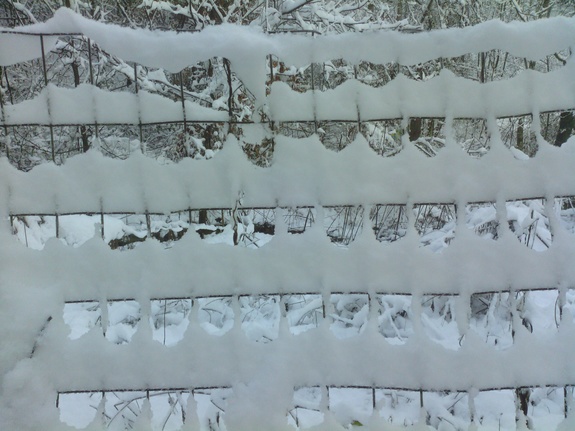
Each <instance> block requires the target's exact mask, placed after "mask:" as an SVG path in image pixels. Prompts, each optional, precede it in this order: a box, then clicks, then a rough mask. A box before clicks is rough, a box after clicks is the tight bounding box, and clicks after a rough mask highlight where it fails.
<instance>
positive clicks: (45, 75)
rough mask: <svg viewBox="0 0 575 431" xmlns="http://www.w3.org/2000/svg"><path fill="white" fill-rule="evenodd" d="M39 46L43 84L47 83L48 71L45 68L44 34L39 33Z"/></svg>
mask: <svg viewBox="0 0 575 431" xmlns="http://www.w3.org/2000/svg"><path fill="white" fill-rule="evenodd" d="M40 46H41V48H42V69H43V71H44V85H45V86H47V85H48V73H47V70H46V53H45V52H44V35H43V34H41V35H40Z"/></svg>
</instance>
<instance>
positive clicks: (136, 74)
mask: <svg viewBox="0 0 575 431" xmlns="http://www.w3.org/2000/svg"><path fill="white" fill-rule="evenodd" d="M134 85H135V88H136V94H138V93H139V92H140V88H139V87H138V64H137V63H134ZM138 127H139V130H140V151H141V152H142V154H144V136H143V133H142V117H141V113H140V112H138Z"/></svg>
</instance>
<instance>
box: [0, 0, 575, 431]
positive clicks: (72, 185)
mask: <svg viewBox="0 0 575 431" xmlns="http://www.w3.org/2000/svg"><path fill="white" fill-rule="evenodd" d="M573 24H574V21H573V19H564V18H555V19H551V20H546V21H537V22H533V23H529V24H517V23H515V24H503V23H498V22H489V23H485V24H482V25H479V26H476V27H472V28H467V29H458V30H444V31H437V32H431V33H422V34H409V35H407V34H396V33H392V32H383V33H382V32H379V33H362V34H353V35H341V36H327V37H318V38H311V37H309V36H303V35H287V34H278V35H266V34H263V33H260V32H258V31H256V30H254V29H250V28H241V27H235V26H219V27H216V28H209V29H207V30H204V31H202V32H200V33H196V34H178V35H176V34H173V33H151V32H146V31H142V30H133V29H124V28H120V27H116V26H109V25H105V24H101V23H96V22H90V21H89V20H86V19H83V18H81V17H79V16H77V15H75V14H73V13H71V12H69V11H65V10H61V11H59V12H57V14H56V15H55V17H54V18H53V19H51V20H50V21H48V22H47V23H45V24H37V25H34V26H32V27H29V28H26V29H21V30H20V29H16V30H12V31H5V32H3V33H1V34H0V64H1V65H2V66H3V69H4V75H3V76H4V81H3V82H2V111H1V114H2V115H1V120H2V122H1V125H2V127H3V129H2V131H1V132H0V139H2V143H3V144H4V146H5V147H6V148H12V146H13V140H16V139H17V137H18V136H21V135H19V133H20V131H21V130H25V128H31V129H30V130H32V135H33V134H34V133H39V132H34V130H35V131H37V130H41V129H42V128H44V129H45V130H46V131H48V133H47V134H46V136H48V138H47V139H48V140H49V142H48V146H47V148H49V154H48V156H47V158H48V159H51V160H52V161H53V162H56V163H58V164H60V163H62V162H63V161H64V160H65V163H63V164H62V165H61V166H56V165H55V164H54V163H49V164H43V165H41V166H36V167H34V168H33V169H32V170H31V171H29V172H21V171H18V170H17V169H16V168H15V167H13V166H12V165H11V164H10V163H9V162H8V159H6V158H4V159H3V160H2V161H1V162H0V163H2V170H1V172H0V178H1V180H0V181H1V184H0V199H1V202H2V211H3V213H2V216H3V219H4V224H3V226H4V228H3V229H2V232H1V233H0V235H1V238H2V240H1V246H0V247H1V248H0V250H1V252H2V273H1V275H0V295H1V296H0V297H1V298H2V302H1V304H0V327H1V328H2V329H1V331H2V338H3V341H2V351H1V352H0V353H1V355H2V356H1V357H2V358H3V360H2V361H1V364H0V375H2V379H1V380H0V382H1V383H2V385H3V386H2V391H1V392H0V393H1V396H0V401H1V404H0V424H3V422H2V421H5V423H6V424H7V425H6V426H7V429H38V427H39V426H40V425H39V424H42V429H50V428H54V429H65V427H66V426H67V425H69V426H76V427H86V426H91V427H93V428H92V429H99V428H102V427H108V428H110V429H118V428H119V429H124V428H127V429H131V428H138V427H141V428H144V427H145V426H150V424H151V427H152V429H166V430H168V429H180V428H181V427H188V428H189V429H195V428H194V427H198V426H199V427H201V428H204V429H230V430H233V429H248V428H254V427H258V426H259V427H263V428H266V429H270V428H278V429H279V428H282V427H284V428H288V429H292V428H289V427H292V426H296V427H301V428H305V427H309V426H312V425H316V424H320V423H321V424H323V426H324V427H325V429H337V428H336V427H337V426H343V427H353V426H359V425H369V426H370V427H371V428H373V429H380V428H382V427H383V426H384V425H383V424H385V423H388V422H391V423H393V424H397V425H412V424H416V423H420V424H425V423H426V424H428V425H430V426H432V427H433V428H438V429H467V427H468V426H469V424H470V423H474V424H476V425H477V426H478V427H479V429H497V427H501V429H510V428H515V427H516V421H517V423H521V422H522V421H523V422H525V419H524V418H522V417H521V415H522V414H523V413H526V414H527V416H528V418H529V423H530V426H535V427H536V428H537V427H539V428H540V429H549V427H555V426H556V425H557V424H559V423H560V422H562V421H564V420H565V422H564V426H566V427H567V428H568V427H569V425H568V424H569V423H570V424H573V411H575V410H574V409H573V407H572V405H573V402H574V394H573V385H574V384H575V365H574V364H573V360H572V357H573V346H574V342H575V326H574V321H573V317H574V316H575V265H573V262H575V238H574V232H575V231H574V229H575V228H574V226H575V209H574V207H573V205H574V203H573V202H574V196H575V176H574V175H573V168H574V167H575V147H574V145H575V142H574V141H573V137H571V138H569V139H566V142H564V143H563V145H562V146H560V147H559V146H555V144H556V142H555V141H554V140H553V138H554V134H556V133H557V132H555V133H554V134H552V133H550V132H548V124H549V123H550V122H555V123H557V122H558V121H559V119H560V118H561V115H563V113H569V112H571V111H570V110H573V109H574V108H575V82H574V76H575V73H574V68H575V62H574V60H573V57H572V56H571V57H570V58H568V60H567V61H566V63H565V64H564V65H562V66H561V67H558V68H557V69H556V70H552V71H547V72H545V73H543V72H540V71H534V70H524V71H522V72H521V73H519V74H517V76H513V77H511V78H508V79H501V80H499V81H493V82H490V83H484V82H478V81H474V80H472V79H470V78H469V77H465V76H456V74H455V73H454V72H453V71H451V69H450V67H449V65H450V64H451V63H452V61H455V59H457V58H459V57H461V56H464V55H465V54H469V53H482V52H489V51H491V50H496V49H498V50H502V51H505V52H507V53H508V54H509V55H510V56H515V57H520V58H524V59H526V62H527V61H536V60H540V59H542V58H545V57H548V56H552V55H553V54H555V53H557V52H565V51H569V50H570V49H572V47H573V45H574V44H575V30H573V28H574V25H573ZM72 34H76V35H82V40H83V43H85V44H86V49H87V50H89V52H90V53H89V54H88V60H89V61H88V62H87V64H84V65H83V67H84V68H85V71H87V72H86V74H85V77H86V80H87V81H86V82H85V83H82V84H80V85H78V86H76V87H73V88H64V87H62V86H56V85H53V84H51V83H50V79H49V78H50V76H49V70H50V68H49V65H50V62H49V61H48V62H47V61H46V59H47V57H48V56H49V53H50V51H51V50H52V49H55V47H57V46H58V44H59V43H61V40H62V39H63V38H64V39H65V38H66V37H69V36H70V35H72ZM96 49H99V50H105V51H107V52H109V53H111V54H113V55H115V56H117V57H118V58H121V59H123V61H124V63H122V64H126V65H128V64H129V65H130V73H132V72H133V81H132V82H131V84H130V85H131V86H132V88H121V89H114V88H107V87H106V86H98V85H97V83H96V82H95V80H94V79H95V78H94V70H96V68H97V67H98V66H97V65H94V64H92V54H91V50H96ZM214 57H216V58H220V59H225V61H222V67H223V69H222V70H224V71H227V77H226V78H229V79H226V81H228V82H229V83H230V87H231V88H230V90H231V91H229V94H232V93H233V91H234V89H235V90H238V88H239V87H237V86H236V87H234V85H235V84H234V82H236V81H237V82H240V83H241V85H242V86H243V89H244V90H245V94H246V97H248V98H249V99H250V100H249V102H246V106H247V108H245V109H244V110H238V109H237V108H238V107H237V106H234V105H233V103H232V102H231V101H230V99H228V100H226V99H225V98H223V99H221V100H218V101H217V102H218V103H213V104H211V105H207V104H206V103H204V102H202V100H201V99H198V97H197V95H194V94H191V92H188V91H186V90H185V89H184V87H183V84H182V82H183V79H182V76H183V75H182V72H181V71H182V69H184V68H186V67H188V66H190V65H193V64H195V63H197V62H199V61H203V60H206V59H210V58H214ZM432 60H436V61H439V62H440V64H441V65H443V69H442V72H441V73H439V74H437V75H435V76H434V77H432V78H430V79H425V76H424V77H423V78H421V79H419V80H415V79H413V76H410V74H411V73H412V72H413V71H412V70H411V69H415V68H416V65H419V66H417V67H419V69H425V66H424V65H425V64H426V62H430V61H432ZM26 61H33V62H34V61H35V62H36V63H35V64H36V66H37V67H38V71H39V72H40V73H41V75H40V76H41V79H40V81H41V82H40V84H39V85H40V86H41V87H42V90H41V91H39V92H38V94H36V95H34V97H32V98H28V97H27V96H26V94H24V93H23V94H17V93H16V90H14V91H12V90H10V89H9V88H8V87H9V83H10V81H9V79H10V78H9V77H10V76H11V75H10V68H11V67H13V66H14V65H18V64H20V63H23V62H26ZM369 64H371V65H372V66H368V65H369ZM373 65H381V66H380V67H373ZM422 65H423V66H422ZM144 68H146V70H147V73H148V75H147V76H148V77H149V74H150V70H152V72H153V73H154V74H155V75H154V76H155V77H156V81H160V83H161V84H162V85H164V86H166V85H168V84H169V85H171V86H172V87H173V88H172V87H171V88H170V89H169V94H171V95H172V96H173V97H171V98H170V97H167V96H166V94H165V93H164V95H159V94H157V93H155V92H154V88H148V87H146V86H145V85H143V84H144V83H148V84H149V83H150V82H151V81H150V80H146V81H144V80H142V79H141V78H140V75H139V70H142V69H144ZM226 68H227V69H226ZM164 70H166V71H171V72H172V73H173V74H175V75H178V74H179V76H180V80H179V85H177V84H173V82H168V81H167V80H166V78H165V75H164V72H163V71H164ZM160 71H162V72H160ZM342 71H343V72H342ZM338 73H340V74H341V77H340V76H339V75H338ZM350 73H351V75H350ZM232 74H233V78H234V80H235V81H233V82H232ZM326 76H330V77H331V78H330V79H329V80H328V79H324V78H325V77H326ZM36 78H38V77H36ZM164 80H165V82H164ZM42 81H43V82H42ZM336 84H337V85H336ZM238 85H239V84H238ZM242 91H243V90H242ZM8 96H9V97H8ZM414 120H415V121H414ZM191 125H197V127H201V128H203V129H202V133H203V136H204V138H203V139H207V137H206V136H208V135H206V134H205V132H206V130H208V128H209V127H210V129H209V130H210V132H209V133H211V135H210V136H214V137H217V140H218V142H220V141H221V142H220V143H221V145H222V146H221V147H218V148H213V149H212V148H204V149H203V150H204V152H203V154H202V157H204V158H211V159H210V160H194V159H193V158H192V157H193V156H192V154H190V152H189V151H188V153H187V154H188V155H189V156H190V157H188V158H183V159H182V160H180V161H179V162H178V163H167V162H166V161H165V160H164V162H166V163H160V162H161V161H162V160H158V157H157V156H158V152H155V151H156V150H158V149H161V146H162V142H161V140H160V141H158V140H156V141H152V140H151V138H149V137H150V136H153V131H154V129H153V128H154V127H165V128H168V130H169V128H170V127H173V129H174V131H175V132H174V133H179V132H181V130H184V131H185V130H187V128H188V127H192V126H191ZM113 126H129V127H125V128H123V129H122V133H126V135H125V136H121V138H123V139H124V140H123V141H118V142H121V143H123V144H125V145H126V149H125V153H124V155H123V157H122V158H123V159H125V160H114V159H112V158H109V157H106V151H105V150H106V145H108V143H107V141H106V137H105V136H104V133H103V129H104V128H106V127H113ZM81 127H84V128H88V129H83V130H84V131H85V130H89V131H90V133H91V136H90V139H91V147H92V148H93V149H92V150H90V151H88V152H86V153H85V154H82V155H74V156H73V157H68V155H66V154H64V153H62V152H60V151H59V146H58V142H59V141H58V139H59V137H61V136H63V135H65V133H67V132H66V130H72V131H73V130H78V129H79V128H81ZM415 128H417V129H418V130H419V132H418V133H415V131H414V130H415ZM470 129H471V130H473V133H470V132H468V130H470ZM519 130H520V132H519ZM127 131H129V133H128V132H127ZM22 133H24V132H22ZM82 133H84V132H82ZM518 133H521V136H523V137H525V136H526V139H524V140H523V141H522V142H525V144H524V145H521V147H519V146H517V145H514V144H513V142H519V141H518V140H517V134H518ZM571 133H572V132H571ZM79 142H80V141H79ZM118 142H116V144H115V145H118ZM202 142H205V141H201V140H200V141H199V142H195V144H194V145H196V148H201V147H202V145H203V144H202ZM264 143H265V145H263V144H264ZM258 146H262V147H265V148H268V147H269V151H270V153H271V152H273V154H270V155H267V156H262V157H263V159H264V160H268V161H266V162H261V163H259V166H258V165H256V164H254V163H252V162H251V161H250V160H248V158H247V157H246V154H245V152H246V149H247V151H250V149H251V150H253V151H255V150H254V148H256V147H258ZM370 147H371V148H370ZM242 149H243V151H242ZM462 149H463V150H462ZM208 150H209V151H211V152H212V153H210V154H209V156H210V157H205V156H206V152H207V151H208ZM262 151H263V150H262ZM266 151H267V150H266ZM77 152H78V153H80V152H83V149H80V148H79V149H78V151H77ZM258 154H259V153H258ZM148 156H154V157H148ZM212 156H213V157H212ZM430 156H432V157H430ZM266 157H267V159H266ZM52 238H56V239H52ZM152 238H153V239H155V240H157V241H154V240H152ZM20 243H22V244H24V245H26V246H28V247H27V248H26V247H23V246H22V245H21V244H20ZM217 243H227V244H232V245H238V246H244V247H226V246H225V245H224V244H217ZM35 249H41V251H37V250H35ZM118 249H120V250H124V252H120V251H119V250H118ZM566 418H567V419H566ZM338 424H339V425H338ZM565 424H567V425H565ZM571 426H572V425H571ZM114 427H116V428H114ZM448 427H451V428H448ZM482 427H483V428H482ZM490 427H491V428H490ZM567 428H566V429H567Z"/></svg>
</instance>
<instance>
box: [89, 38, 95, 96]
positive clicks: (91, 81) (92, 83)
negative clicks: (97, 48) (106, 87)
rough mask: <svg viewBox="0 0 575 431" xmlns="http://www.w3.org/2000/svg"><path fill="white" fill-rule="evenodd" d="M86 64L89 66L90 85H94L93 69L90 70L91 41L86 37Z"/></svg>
mask: <svg viewBox="0 0 575 431" xmlns="http://www.w3.org/2000/svg"><path fill="white" fill-rule="evenodd" d="M88 64H89V67H90V85H94V71H93V70H92V41H91V40H90V38H88Z"/></svg>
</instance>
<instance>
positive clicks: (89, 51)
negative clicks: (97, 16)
mask: <svg viewBox="0 0 575 431" xmlns="http://www.w3.org/2000/svg"><path fill="white" fill-rule="evenodd" d="M88 64H89V68H90V85H94V66H93V63H92V40H91V39H90V38H88ZM94 120H95V121H94V135H95V136H96V139H98V121H97V119H96V118H94Z"/></svg>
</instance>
